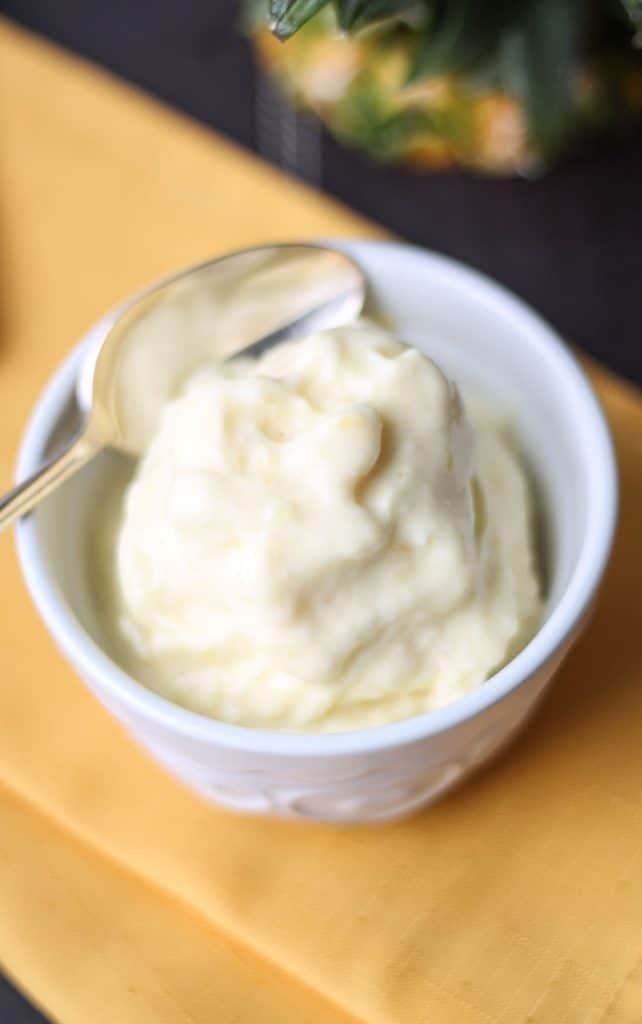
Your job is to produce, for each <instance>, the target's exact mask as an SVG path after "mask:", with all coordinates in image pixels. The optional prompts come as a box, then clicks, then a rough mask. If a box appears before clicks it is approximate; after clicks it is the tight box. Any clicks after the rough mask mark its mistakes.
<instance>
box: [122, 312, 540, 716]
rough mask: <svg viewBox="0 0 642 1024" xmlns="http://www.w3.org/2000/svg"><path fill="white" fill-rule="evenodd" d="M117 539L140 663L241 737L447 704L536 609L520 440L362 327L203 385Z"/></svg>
mask: <svg viewBox="0 0 642 1024" xmlns="http://www.w3.org/2000/svg"><path fill="white" fill-rule="evenodd" d="M116 543H117V552H116V554H117V558H116V572H117V591H118V604H119V608H118V620H119V622H118V625H119V629H120V631H121V634H122V636H124V637H125V642H126V648H127V651H128V654H127V660H128V665H127V667H128V668H129V669H130V670H131V671H132V673H133V674H135V675H137V676H138V677H139V678H140V679H141V680H142V681H143V682H145V683H146V684H147V685H148V686H150V687H152V688H154V689H155V690H157V691H158V692H159V693H161V694H163V695H164V696H166V697H168V698H169V699H170V700H173V701H175V702H177V703H179V704H182V705H184V706H186V707H188V708H191V709H192V710H195V711H197V712H200V713H202V714H205V715H209V716H212V717H215V718H219V719H222V720H225V721H227V722H232V723H237V724H241V725H245V726H253V727H263V728H267V729H287V730H315V731H326V730H339V729H353V728H362V727H364V726H372V725H380V724H384V723H388V722H391V721H394V720H397V719H401V718H406V717H409V716H412V715H416V714H419V713H422V712H424V711H427V710H429V709H431V708H434V707H437V706H439V705H443V704H445V703H448V702H450V701H452V700H454V699H456V698H457V697H459V696H461V695H462V694H465V693H466V692H468V691H470V690H471V689H473V688H474V687H476V686H478V685H480V684H481V683H482V682H483V681H484V679H486V678H487V677H488V675H489V674H490V673H492V672H493V671H494V670H495V669H496V668H498V667H499V666H500V665H501V664H502V663H504V662H505V661H506V660H507V659H508V658H509V657H511V656H512V654H513V653H515V651H516V650H517V649H519V647H520V646H522V645H523V644H524V642H525V641H526V640H527V639H528V638H529V636H530V635H531V633H532V632H533V629H534V627H535V624H536V620H537V614H538V609H539V597H538V582H537V574H536V569H535V564H534V552H533V548H534V545H533V538H532V525H531V502H530V495H529V488H528V483H527V480H526V477H525V474H524V471H523V469H522V467H521V465H520V462H519V460H518V458H517V457H516V455H515V454H514V452H513V450H512V447H511V445H510V443H509V442H507V440H506V439H505V438H504V437H503V435H502V432H501V431H500V430H498V429H497V427H494V426H491V425H489V424H488V423H487V424H486V425H482V424H480V425H478V428H477V430H476V431H474V430H473V428H472V426H471V424H470V422H469V420H468V417H467V416H466V413H465V411H464V408H463V405H462V401H461V399H460V397H459V394H458V391H457V389H456V388H455V386H454V385H453V384H452V383H451V382H450V381H448V380H447V378H446V377H445V376H444V374H443V373H442V372H441V370H440V369H439V368H438V367H437V366H436V365H435V364H434V363H433V362H431V360H430V359H428V358H426V357H425V356H424V355H422V354H421V353H420V352H418V351H417V350H416V349H413V348H409V347H406V346H405V345H403V344H401V343H400V342H398V341H396V340H395V339H394V338H393V337H392V336H391V335H390V334H389V333H387V332H386V331H384V330H383V329H381V328H379V327H378V326H376V325H374V324H372V323H369V322H366V321H363V322H360V323H358V324H356V325H354V326H351V327H348V328H342V329H339V330H334V331H328V332H323V333H319V334H315V335H312V336H310V337H307V338H305V339H304V340H302V341H299V342H294V343H290V344H286V345H282V346H280V347H277V348H274V349H272V350H271V351H269V352H267V353H266V354H264V355H263V356H261V357H260V358H259V359H258V360H255V361H249V360H246V361H235V362H230V363H227V364H223V365H215V366H214V365H213V366H208V367H206V368H204V369H201V370H199V371H198V372H197V373H196V374H195V375H193V376H191V377H190V378H189V379H188V380H187V381H186V383H185V384H184V386H183V388H182V390H181V391H180V393H179V394H178V396H177V397H176V398H175V399H173V400H172V401H170V402H169V403H168V404H167V405H166V407H165V409H164V412H163V415H162V420H161V423H160V427H159V429H158V432H157V434H156V436H155V438H154V440H153V441H152V443H151V445H150V447H149V449H148V451H147V452H146V454H145V456H144V457H143V458H142V459H141V461H140V463H139V466H138V468H137V472H136V475H135V477H134V479H133V481H132V482H131V483H130V485H129V487H128V490H127V493H126V496H125V501H124V506H123V513H122V521H121V523H120V526H119V530H118V536H117V542H116Z"/></svg>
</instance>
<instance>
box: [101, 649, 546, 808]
mask: <svg viewBox="0 0 642 1024" xmlns="http://www.w3.org/2000/svg"><path fill="white" fill-rule="evenodd" d="M562 654H563V652H558V653H557V654H556V655H555V657H553V658H551V660H550V661H549V662H548V663H547V664H546V665H544V666H542V668H541V669H540V670H539V672H537V673H535V674H534V675H533V676H531V678H529V679H528V680H526V681H525V682H524V683H523V684H522V685H521V686H520V687H518V689H516V690H514V691H513V692H512V693H511V694H510V695H508V696H507V697H506V698H504V699H503V700H501V701H498V702H497V703H496V704H493V705H491V706H490V707H488V708H486V709H485V710H484V711H483V712H482V713H481V714H478V715H476V716H475V717H474V718H471V719H468V720H465V721H464V722H462V723H461V724H459V725H457V726H455V727H453V728H451V729H447V730H444V731H443V732H439V733H437V734H436V735H431V736H424V737H421V738H419V739H415V740H412V741H410V742H408V743H405V744H402V745H400V746H396V747H392V748H390V749H375V750H372V751H367V752H364V753H357V754H350V753H346V754H337V755H334V756H331V757H314V756H307V755H305V754H301V755H299V756H297V755H296V754H295V755H293V756H280V755H279V754H278V753H268V752H260V751H258V752H253V751H243V750H241V751H239V750H230V749H229V748H228V747H227V746H226V745H224V744H219V743H217V741H216V739H215V738H212V739H209V738H204V739H195V738H194V737H193V736H191V735H190V734H189V733H188V732H183V731H181V730H180V729H177V728H171V727H168V726H167V725H165V724H164V723H159V722H156V721H152V720H150V719H149V718H148V717H147V716H146V715H144V714H142V713H141V712H140V711H139V710H137V709H132V708H131V707H130V706H128V704H127V702H126V701H124V700H122V699H121V698H120V697H119V695H118V694H116V695H114V694H113V692H110V691H107V690H105V687H104V686H103V684H102V682H101V679H100V677H94V678H90V677H87V676H85V682H86V683H87V685H88V686H89V687H90V689H92V690H93V692H94V693H95V695H96V696H97V697H98V699H99V700H100V701H102V703H103V704H104V705H105V706H106V707H107V708H108V709H109V710H110V711H111V712H112V713H113V715H114V716H115V717H116V718H117V719H118V720H119V721H120V722H121V723H122V724H123V725H124V726H125V728H126V729H127V731H128V732H130V733H131V734H132V736H134V737H135V738H136V739H137V740H138V741H139V742H140V743H141V745H142V746H143V747H146V748H147V750H149V752H150V753H151V754H152V755H153V756H154V757H155V758H156V759H157V760H158V761H159V762H160V763H161V764H162V765H164V766H165V768H167V769H168V771H169V772H170V773H171V774H172V775H174V776H176V777H178V778H179V779H182V780H183V782H185V783H187V785H188V786H190V787H191V788H193V789H195V790H197V791H198V792H199V793H200V794H201V795H202V796H204V797H205V798H206V799H207V800H210V801H212V802H214V803H216V804H219V805H222V806H224V807H227V808H229V809H231V810H234V811H239V812H242V813H245V814H248V813H249V814H264V815H272V816H277V817H287V818H308V819H315V820H317V821H331V822H352V823H367V822H377V821H390V820H393V819H395V818H401V817H404V816H406V815H408V814H411V813H412V812H414V811H417V810H419V808H421V807H424V806H426V805H428V804H430V803H432V802H433V801H435V800H437V799H438V798H439V797H441V796H443V795H444V794H445V793H446V792H447V791H448V790H450V789H452V788H453V787H454V786H456V785H457V784H458V783H460V782H462V781H463V780H464V779H465V778H466V777H467V776H468V775H470V774H471V773H472V772H473V771H475V770H476V769H477V768H479V767H480V766H481V765H483V764H484V763H485V762H486V761H488V760H489V759H491V758H492V757H493V756H494V755H495V754H497V753H498V752H499V751H500V750H501V749H502V747H504V746H505V745H506V744H507V743H508V742H509V741H510V740H511V739H513V737H514V736H515V735H516V733H517V732H518V731H519V729H520V728H521V727H522V725H524V724H525V722H526V721H527V719H528V718H529V717H530V715H531V713H532V712H533V710H534V709H535V706H536V705H537V703H538V701H539V699H540V697H541V696H542V694H543V693H544V691H545V690H546V689H547V687H548V686H549V684H550V682H551V680H552V677H553V673H554V672H555V669H556V668H557V667H558V665H559V662H560V660H561V658H562Z"/></svg>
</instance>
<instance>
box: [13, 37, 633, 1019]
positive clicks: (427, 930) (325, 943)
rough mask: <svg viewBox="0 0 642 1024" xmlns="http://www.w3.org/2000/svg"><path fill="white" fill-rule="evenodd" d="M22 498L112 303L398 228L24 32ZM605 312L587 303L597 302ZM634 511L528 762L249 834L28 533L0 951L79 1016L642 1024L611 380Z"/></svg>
mask: <svg viewBox="0 0 642 1024" xmlns="http://www.w3.org/2000/svg"><path fill="white" fill-rule="evenodd" d="M0 102H1V103H2V119H1V122H0V123H1V130H2V139H1V143H0V144H1V147H2V149H1V159H2V166H1V168H0V174H1V177H0V204H1V205H0V246H1V250H0V313H1V324H0V332H1V334H0V408H1V409H2V452H1V457H0V479H1V480H3V481H4V482H5V484H6V483H8V482H9V479H10V477H11V474H12V465H13V460H14V455H15V450H16V446H17V444H18V440H19V437H20V434H21V431H22V429H23V426H24V422H25V419H26V417H27V415H28V413H29V410H30V408H31V406H32V403H33V401H34V398H35V396H36V394H37V392H38V390H39V389H40V388H41V386H42V385H43V384H44V382H45V380H46V379H47V377H48V376H49V374H50V373H51V371H52V370H53V368H54V367H55V365H56V364H57V363H58V362H59V360H60V359H61V358H62V356H63V355H64V354H65V352H66V351H67V349H68V347H69V346H70V344H71V343H72V341H73V340H74V338H76V337H77V336H78V335H79V334H80V333H81V332H82V331H83V329H84V328H86V327H87V326H88V325H89V324H90V323H91V322H92V321H93V320H94V319H95V318H96V317H97V316H98V315H99V314H100V313H101V312H102V311H103V310H104V309H105V308H106V307H108V306H110V305H111V304H112V303H113V302H114V301H115V300H117V299H119V298H121V297H122V296H123V295H125V294H127V293H128V292H130V291H131V290H132V289H134V288H136V287H138V286H139V285H141V284H142V283H143V282H145V281H147V280H148V279H150V278H153V277H154V276H156V275H157V274H160V273H162V272H164V271H167V270H169V269H170V268H173V267H175V266H177V265H180V264H182V263H186V262H189V261H192V260H196V259H200V258H202V257H205V256H206V255H209V254H211V253H215V252H217V251H220V250H224V249H226V248H230V247H236V246H242V245H245V244H247V243H252V242H258V241H261V240H266V239H275V238H285V237H304V236H315V235H354V234H360V235H364V234H371V235H373V234H377V229H376V228H373V227H372V226H369V225H368V224H366V223H364V222H363V221H361V220H360V219H359V218H357V217H356V216H354V215H352V214H351V213H349V212H347V211H346V210H345V209H342V208H341V207H339V206H337V205H336V204H334V203H332V202H330V201H329V200H327V199H324V198H322V197H320V196H319V195H316V194H314V193H312V192H309V191H307V190H306V189H304V188H303V187H301V186H300V185H298V184H295V183H294V182H292V181H290V180H288V179H286V178H285V177H283V176H281V175H280V174H278V173H277V172H276V171H273V170H270V169H269V168H267V167H265V166H264V165H262V164H261V163H260V162H258V161H257V160H255V159H253V158H251V157H250V156H248V155H247V154H245V153H242V152H240V151H239V150H238V149H236V148H235V147H234V146H232V145H230V144H229V143H227V142H223V141H222V140H221V139H219V138H217V137H216V136H214V135H212V134H211V133H210V132H207V131H205V130H203V129H202V128H199V127H197V126H196V125H194V124H192V123H190V122H189V121H187V120H184V119H182V118H180V117H178V116H176V115H175V114H172V113H170V112H169V111H167V110H165V109H163V108H161V107H159V106H158V105H157V104H155V103H154V102H152V101H151V100H149V99H146V98H144V97H142V96H140V95H139V94H137V93H136V92H135V91H133V90H131V89H129V88H127V87H125V86H123V85H122V84H119V83H118V82H116V81H114V80H112V79H110V78H109V77H108V76H106V75H105V74H103V73H101V72H98V71H97V70H95V69H93V68H91V67H88V66H86V65H84V64H82V63H81V62H79V61H76V60H73V59H71V58H70V57H68V56H66V55H63V54H61V53H59V52H57V51H56V50H54V49H52V48H51V47H49V46H47V45H45V44H43V43H41V42H37V41H35V40H33V39H32V38H30V37H28V36H26V35H25V34H23V33H21V32H19V31H17V30H16V29H14V28H12V27H10V26H9V25H8V24H6V23H5V24H3V25H1V26H0ZM578 301H581V296H580V297H578ZM595 381H596V384H597V387H598V389H599V391H600V394H601V396H602V399H603V401H604V403H605V405H606V409H607V411H608V414H609V417H610V420H611V423H612V425H613V429H614V432H615V436H616V440H617V445H618V451H619V457H620V463H621V471H622V516H621V526H620V531H619V537H618V542H617V549H616V554H615V558H614V560H613V562H612V565H611V568H610V570H609V573H608V580H607V583H606V586H605V589H604V592H603V598H602V601H601V604H600V606H599V609H598V612H597V615H596V617H595V619H594V621H593V622H592V624H591V626H590V628H589V630H588V632H587V633H586V635H585V636H584V638H583V639H582V641H581V643H580V644H579V646H578V647H577V649H576V651H575V652H574V653H573V655H572V656H571V658H570V660H569V662H568V664H567V665H566V666H565V668H564V669H563V671H562V673H561V674H560V677H559V681H558V683H557V685H556V687H555V690H554V692H553V694H552V696H551V697H550V699H549V700H547V702H546V703H545V705H544V707H543V709H542V711H541V713H540V714H539V716H538V717H537V719H536V720H535V721H534V722H533V724H532V726H531V727H530V728H529V730H528V732H527V734H526V735H525V736H524V737H523V738H522V739H521V740H520V741H519V743H518V744H517V745H516V746H515V747H514V749H512V750H511V751H510V752H509V753H508V754H507V755H505V756H504V757H502V759H501V760H500V761H499V762H498V763H496V764H495V765H494V766H493V767H491V768H490V769H488V770H486V771H484V772H483V773H482V774H481V775H480V776H479V777H478V778H477V779H476V780H475V781H473V782H472V783H471V784H469V785H466V786H465V787H464V788H463V789H462V790H461V791H460V792H458V793H457V794H455V795H454V796H452V797H451V798H449V799H447V800H446V801H445V802H443V803H442V804H439V805H438V806H437V807H435V808H433V809H431V810H429V811H427V812H426V813H424V814H422V815H421V816H419V817H418V818H416V819H414V820H411V821H408V822H404V823H400V824H397V825H389V826H383V827H378V828H374V827H373V828H368V829H349V828H333V827H322V826H315V825H309V826H306V825H302V824H298V823H297V824H287V823H275V822H266V821H261V820H252V819H242V818H236V817H233V816H231V815H228V814H226V813H223V812H218V811H216V810H213V809H212V808H211V807H209V806H207V805H205V804H204V803H202V802H201V801H200V800H199V799H198V798H196V797H195V796H192V795H191V794H189V793H188V792H186V791H185V790H184V789H183V788H182V787H181V786H180V785H179V784H178V783H175V782H173V781H172V780H171V779H170V778H168V777H167V776H166V775H165V774H164V773H163V772H162V771H161V769H160V768H158V767H157V766H156V765H155V764H153V763H152V762H151V761H150V760H149V759H148V758H147V757H146V756H145V755H144V754H143V753H142V752H141V751H139V750H138V749H137V748H136V747H135V746H134V745H133V744H132V743H131V742H130V740H129V739H128V738H127V736H126V735H125V734H124V733H123V732H122V731H121V730H120V728H119V727H118V726H117V725H116V724H115V723H114V722H113V721H112V720H111V719H110V718H109V717H108V715H107V714H106V713H105V712H104V711H103V710H102V709H101V708H100V707H99V706H98V705H97V704H96V703H95V702H94V700H93V699H92V698H91V697H90V696H89V694H88V693H87V692H86V691H85V689H84V688H83V686H82V685H81V683H80V682H79V681H78V680H77V679H76V678H75V676H74V674H73V672H72V671H71V670H70V669H69V667H68V666H67V664H66V663H65V662H64V661H63V659H62V658H61V657H60V655H59V654H58V653H57V652H56V650H55V649H54V646H53V644H52V642H51V640H50V639H49V637H48V635H47V633H46V632H45V629H44V627H43V626H42V625H41V624H40V622H39V620H38V619H37V617H36V614H35V612H34V610H33V608H32V606H31V604H30V602H29V599H28V597H27V595H26V593H25V590H24V587H23V585H22V582H21V580H20V576H19V572H18V569H17V565H16V559H15V555H14V552H13V547H12V544H11V541H10V539H9V538H7V537H3V538H0V579H1V581H2V586H1V588H0V615H1V621H2V623H3V627H2V644H1V645H0V959H1V961H2V963H3V964H4V967H5V969H6V970H7V971H8V972H9V973H10V974H11V975H13V976H14V977H15V978H16V979H17V981H18V982H19V983H20V984H21V985H23V986H24V987H25V989H26V990H27V991H28V992H29V993H30V995H31V996H32V998H34V999H35V1000H36V1001H37V1002H38V1003H39V1004H41V1005H42V1006H43V1007H44V1008H45V1009H46V1010H47V1012H48V1013H50V1014H51V1015H52V1016H53V1017H54V1018H56V1019H57V1020H59V1021H61V1022H63V1024H87V1022H91V1024H150V1022H154V1024H213V1022H216V1024H218V1022H221V1024H228V1022H229V1024H232V1022H240V1024H245V1022H247V1024H259V1022H267V1024H272V1022H274V1024H290V1022H292V1024H294V1022H296V1024H299V1022H304V1024H307V1022H310V1024H329V1022H343V1021H346V1022H358V1021H362V1022H367V1024H527V1022H529V1024H639V1022H640V1021H641V1020H642V804H641V803H640V792H641V786H642V647H641V644H640V636H639V633H640V611H639V609H640V591H639V586H638V579H637V578H638V576H639V574H640V570H641V568H642V539H641V536H640V525H641V518H642V517H641V514H640V513H641V510H642V398H641V397H640V396H639V395H638V394H637V393H636V392H635V391H634V390H633V389H631V388H628V387H627V386H626V385H623V384H621V383H620V382H618V381H616V380H614V379H613V378H611V377H609V376H608V375H606V374H605V373H603V372H602V371H599V370H597V371H595Z"/></svg>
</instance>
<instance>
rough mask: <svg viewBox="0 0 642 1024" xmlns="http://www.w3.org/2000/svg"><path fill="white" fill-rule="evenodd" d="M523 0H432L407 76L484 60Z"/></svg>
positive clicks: (518, 12) (492, 54) (519, 10)
mask: <svg viewBox="0 0 642 1024" xmlns="http://www.w3.org/2000/svg"><path fill="white" fill-rule="evenodd" d="M523 7H524V0H519V2H516V0H493V3H492V4H480V3H479V0H458V2H457V3H453V2H452V0H432V2H431V3H430V5H429V12H428V15H429V16H428V20H427V22H426V26H425V29H424V31H423V32H422V33H421V35H420V39H419V45H418V47H417V50H416V52H415V58H414V61H413V64H412V67H411V70H410V78H411V80H415V79H417V78H422V77H425V76H427V75H440V74H448V73H451V72H459V71H469V70H473V69H478V68H480V67H483V66H484V65H486V64H488V63H489V62H491V61H492V60H493V58H494V57H495V55H496V52H497V48H498V44H499V39H500V38H501V35H502V34H503V33H504V32H506V31H507V29H508V27H510V26H512V24H513V23H514V22H515V21H516V20H518V19H519V17H520V15H521V14H522V13H523Z"/></svg>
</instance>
